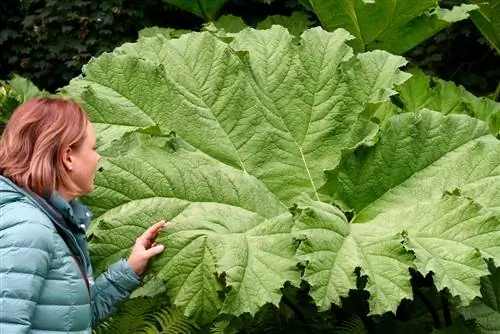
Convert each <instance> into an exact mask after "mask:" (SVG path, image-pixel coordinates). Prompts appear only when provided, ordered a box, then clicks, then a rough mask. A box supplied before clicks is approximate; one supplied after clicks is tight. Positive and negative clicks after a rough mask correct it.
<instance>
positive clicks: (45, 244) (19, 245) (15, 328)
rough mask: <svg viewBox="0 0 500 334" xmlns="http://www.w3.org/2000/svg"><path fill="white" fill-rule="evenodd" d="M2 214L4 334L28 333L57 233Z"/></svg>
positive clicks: (0, 317) (0, 316)
mask: <svg viewBox="0 0 500 334" xmlns="http://www.w3.org/2000/svg"><path fill="white" fill-rule="evenodd" d="M1 210H2V211H4V212H2V214H0V333H9V334H20V333H28V332H29V330H30V326H31V321H32V317H33V313H34V310H35V306H36V303H37V300H38V298H39V296H40V293H41V291H42V289H43V286H44V284H45V279H46V277H47V274H48V272H49V270H50V267H51V262H52V253H53V249H52V247H53V244H54V233H53V231H51V230H50V229H49V228H47V226H44V225H42V224H40V223H39V222H37V221H36V214H31V213H32V211H33V210H32V209H31V210H30V209H29V208H28V209H27V210H25V211H24V212H23V215H22V217H21V215H20V214H19V211H17V210H16V211H17V214H10V212H6V211H10V210H8V209H7V210H6V209H5V207H3V208H2V209H1Z"/></svg>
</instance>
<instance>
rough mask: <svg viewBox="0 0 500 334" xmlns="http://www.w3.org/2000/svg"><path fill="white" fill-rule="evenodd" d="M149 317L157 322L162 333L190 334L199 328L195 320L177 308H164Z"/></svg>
mask: <svg viewBox="0 0 500 334" xmlns="http://www.w3.org/2000/svg"><path fill="white" fill-rule="evenodd" d="M147 317H148V319H150V321H152V322H156V323H157V325H158V328H159V329H160V333H161V334H190V333H195V332H196V331H197V330H198V329H199V328H198V326H197V325H196V324H195V323H194V321H192V320H191V319H189V318H188V317H186V316H184V314H182V312H180V311H179V310H177V309H172V308H164V309H162V310H158V311H157V312H155V313H152V314H150V315H148V316H147Z"/></svg>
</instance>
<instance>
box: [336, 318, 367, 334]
mask: <svg viewBox="0 0 500 334" xmlns="http://www.w3.org/2000/svg"><path fill="white" fill-rule="evenodd" d="M335 333H338V334H368V331H367V329H366V327H365V324H364V323H363V320H361V318H360V317H358V316H357V315H353V316H352V317H351V318H349V319H348V320H347V321H345V322H343V323H341V324H340V325H339V327H338V329H337V331H335Z"/></svg>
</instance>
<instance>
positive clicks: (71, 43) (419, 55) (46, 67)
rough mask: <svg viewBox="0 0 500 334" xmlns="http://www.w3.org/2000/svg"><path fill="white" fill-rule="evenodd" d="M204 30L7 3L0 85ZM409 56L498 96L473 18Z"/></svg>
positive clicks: (143, 11) (64, 75)
mask: <svg viewBox="0 0 500 334" xmlns="http://www.w3.org/2000/svg"><path fill="white" fill-rule="evenodd" d="M463 2H465V1H464V0H441V1H440V4H441V6H443V7H451V6H453V5H458V4H461V3H463ZM295 10H305V9H304V7H303V6H302V5H301V4H300V2H299V1H298V0H265V1H264V0H238V1H237V0H230V1H228V2H226V3H225V4H224V6H223V7H222V8H221V11H220V12H219V15H224V14H232V15H235V16H240V17H242V18H243V20H244V21H245V22H246V23H247V24H249V25H255V24H256V23H257V22H260V21H262V20H263V19H265V18H266V17H267V16H269V15H290V14H291V13H292V12H293V11H295ZM312 19H313V20H314V15H312ZM202 24H203V20H202V19H201V18H199V17H196V16H195V15H193V14H191V13H189V12H187V11H181V10H179V9H177V8H176V7H174V6H172V5H168V4H166V3H165V2H163V1H161V0H145V1H130V0H103V1H91V0H76V1H71V0H31V1H19V0H5V1H2V2H1V3H0V49H1V50H2V51H3V52H2V53H1V54H0V79H7V78H10V76H11V75H12V74H14V73H17V74H19V75H22V76H24V77H27V78H29V79H31V80H32V81H33V82H34V83H35V84H36V85H37V86H38V87H40V88H41V89H46V90H48V91H55V90H56V89H57V88H60V87H63V86H65V85H66V84H67V83H68V81H69V80H70V79H71V78H73V77H75V76H77V75H78V74H79V73H80V72H81V67H82V66H83V65H84V64H86V63H87V62H88V61H89V59H90V58H91V57H92V56H98V55H99V54H100V53H102V52H104V51H110V50H112V49H114V48H115V47H116V46H119V45H121V44H123V43H124V42H128V41H133V40H135V39H136V38H137V31H138V30H140V29H142V28H144V27H148V26H156V25H157V26H164V27H172V28H176V29H189V30H198V29H199V28H200V27H201V25H202ZM404 56H405V57H407V58H409V60H410V61H411V64H413V65H415V66H418V67H419V68H421V69H423V70H424V71H425V72H427V73H428V74H432V75H436V76H438V77H440V78H441V79H445V80H451V81H453V82H455V83H456V84H460V85H464V86H465V87H466V88H467V89H468V90H469V91H471V92H472V93H475V94H476V95H482V96H484V95H490V96H492V94H494V92H495V90H496V88H497V85H498V83H499V81H500V66H499V65H498V64H499V63H500V57H499V56H498V55H497V54H496V53H495V51H494V49H493V48H492V47H491V46H490V45H489V44H488V42H487V41H486V40H485V38H484V37H483V36H482V35H481V33H480V32H479V30H478V29H477V28H476V27H475V26H474V24H473V23H472V22H471V21H470V20H465V21H461V22H458V23H455V24H453V25H452V26H451V27H450V28H448V29H445V30H444V31H442V32H440V33H439V34H437V35H436V36H434V37H433V38H431V39H429V40H428V41H426V42H424V43H422V44H420V45H419V46H417V47H416V48H415V49H413V50H411V51H409V52H407V53H406V54H405V55H404ZM496 95H497V96H496V99H498V93H497V94H496Z"/></svg>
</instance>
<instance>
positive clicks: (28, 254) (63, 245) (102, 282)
mask: <svg viewBox="0 0 500 334" xmlns="http://www.w3.org/2000/svg"><path fill="white" fill-rule="evenodd" d="M49 202H50V205H49V204H48V203H47V202H45V201H43V200H42V199H41V198H39V197H37V196H35V195H31V194H28V193H27V192H25V191H23V190H22V189H20V188H19V187H17V186H16V185H14V184H13V183H12V182H11V181H10V180H8V179H6V178H4V177H2V176H0V333H1V334H17V333H31V334H42V333H43V334H52V333H74V334H83V333H85V334H87V333H90V332H91V326H92V325H94V324H96V323H98V322H99V320H102V319H103V318H104V317H106V316H107V315H109V314H110V312H111V311H112V310H113V307H114V306H115V305H116V304H117V303H118V302H119V301H121V300H123V299H125V298H127V297H128V296H129V294H130V292H131V291H132V290H133V289H134V288H135V287H137V286H138V285H139V283H140V278H139V277H138V276H137V275H136V274H135V273H134V272H133V271H132V269H131V268H130V266H129V265H128V263H127V262H126V261H124V260H121V261H119V262H117V263H115V264H113V265H111V266H110V267H109V269H108V270H107V271H106V272H104V273H103V274H101V275H100V276H99V277H97V279H96V280H95V281H94V280H93V278H92V267H91V265H90V259H89V254H88V251H87V244H86V238H85V227H86V226H88V223H89V222H90V212H89V211H88V209H87V208H86V207H85V206H84V205H82V204H80V203H79V202H78V201H71V202H70V203H68V202H66V201H65V200H64V199H62V198H61V197H60V196H58V195H55V196H53V198H52V199H51V200H50V201H49ZM61 214H62V215H63V216H64V217H65V218H66V220H64V219H63V218H62V215H61ZM56 226H58V229H59V230H60V232H59V233H58V230H57V229H56ZM60 233H61V234H60ZM61 235H63V236H64V239H66V242H65V240H64V239H63V238H62V237H61ZM68 245H69V247H70V248H71V249H73V250H74V251H73V252H71V251H70V250H69V248H68ZM79 264H80V265H79Z"/></svg>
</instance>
